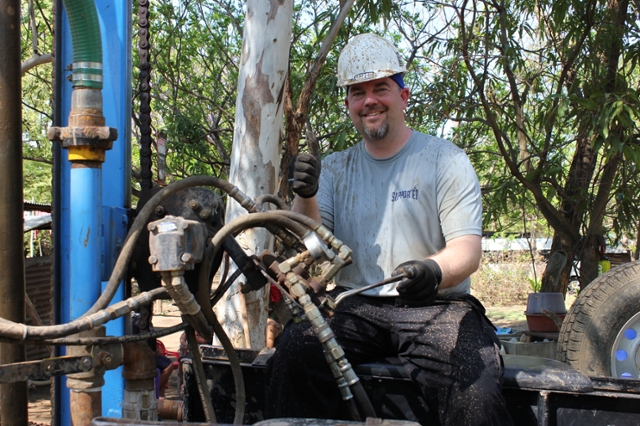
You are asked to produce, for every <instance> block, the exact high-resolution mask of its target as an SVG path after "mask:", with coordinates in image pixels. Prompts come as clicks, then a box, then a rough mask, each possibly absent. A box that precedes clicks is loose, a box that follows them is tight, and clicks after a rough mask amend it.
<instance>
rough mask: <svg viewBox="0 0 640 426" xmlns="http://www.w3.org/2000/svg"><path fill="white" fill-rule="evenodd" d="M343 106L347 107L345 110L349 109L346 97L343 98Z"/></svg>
mask: <svg viewBox="0 0 640 426" xmlns="http://www.w3.org/2000/svg"><path fill="white" fill-rule="evenodd" d="M344 106H346V107H347V109H349V98H348V97H346V96H345V97H344Z"/></svg>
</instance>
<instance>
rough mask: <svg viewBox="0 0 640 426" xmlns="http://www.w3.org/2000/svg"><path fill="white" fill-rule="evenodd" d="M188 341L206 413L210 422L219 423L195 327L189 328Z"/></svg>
mask: <svg viewBox="0 0 640 426" xmlns="http://www.w3.org/2000/svg"><path fill="white" fill-rule="evenodd" d="M187 342H188V343H189V348H190V349H191V354H192V360H193V367H194V368H195V372H196V383H197V385H198V393H199V394H200V399H201V400H202V408H204V415H205V418H206V419H207V422H209V423H217V421H216V413H215V412H214V411H213V404H212V403H211V394H210V393H209V388H208V387H207V376H206V375H205V372H204V365H203V364H202V358H201V357H200V350H199V349H198V340H197V339H196V334H195V332H194V331H193V328H191V327H189V328H187Z"/></svg>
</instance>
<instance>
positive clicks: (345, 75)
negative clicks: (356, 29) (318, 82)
mask: <svg viewBox="0 0 640 426" xmlns="http://www.w3.org/2000/svg"><path fill="white" fill-rule="evenodd" d="M405 72H407V70H406V68H405V67H404V66H403V65H402V62H401V61H400V56H399V55H398V51H397V50H396V48H395V46H394V45H393V44H392V43H391V42H390V41H389V40H387V39H385V38H382V37H380V36H379V35H376V34H370V33H368V34H360V35H358V36H355V37H353V38H352V39H351V40H349V43H347V45H346V46H345V47H344V49H342V52H340V57H339V58H338V86H340V87H342V86H349V85H352V84H356V83H362V82H364V81H371V80H377V79H379V78H384V77H389V76H392V75H394V74H398V73H401V74H404V73H405Z"/></svg>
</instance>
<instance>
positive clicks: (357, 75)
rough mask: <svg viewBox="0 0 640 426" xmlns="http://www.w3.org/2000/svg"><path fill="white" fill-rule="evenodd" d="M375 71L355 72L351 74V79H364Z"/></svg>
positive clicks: (371, 76)
mask: <svg viewBox="0 0 640 426" xmlns="http://www.w3.org/2000/svg"><path fill="white" fill-rule="evenodd" d="M374 74H375V73H373V72H371V71H368V72H363V73H360V74H356V75H354V76H353V79H354V80H355V81H360V80H365V79H372V78H373V76H374Z"/></svg>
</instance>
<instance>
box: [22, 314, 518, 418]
mask: <svg viewBox="0 0 640 426" xmlns="http://www.w3.org/2000/svg"><path fill="white" fill-rule="evenodd" d="M525 309H526V306H520V305H518V306H509V307H489V308H487V316H488V317H489V319H490V320H491V321H492V322H493V324H494V325H495V326H496V327H504V328H514V329H517V330H526V329H527V322H526V319H525V316H524V311H525ZM154 313H155V315H154V318H153V325H154V326H155V327H156V328H165V327H170V326H173V325H176V324H179V323H180V322H181V319H180V316H179V313H178V312H177V310H176V309H175V307H173V306H172V305H170V304H169V303H168V302H163V304H162V306H160V305H157V306H156V309H154ZM180 334H181V333H175V334H172V335H170V336H166V337H162V338H160V340H162V343H164V345H165V347H166V348H167V350H168V351H178V349H179V348H180ZM177 387H178V376H177V373H176V372H174V373H173V375H172V376H171V379H170V380H169V388H168V389H167V391H166V398H167V399H178V392H177ZM50 424H51V397H50V387H49V386H32V387H31V389H30V390H29V425H30V426H44V425H50Z"/></svg>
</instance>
